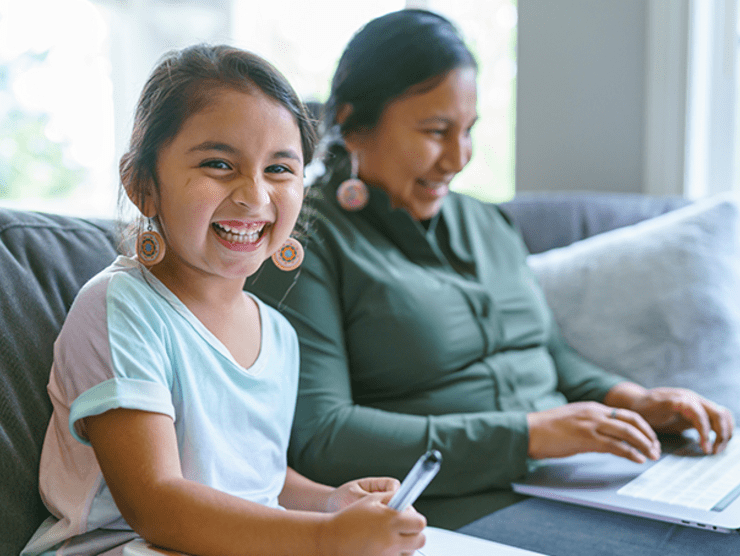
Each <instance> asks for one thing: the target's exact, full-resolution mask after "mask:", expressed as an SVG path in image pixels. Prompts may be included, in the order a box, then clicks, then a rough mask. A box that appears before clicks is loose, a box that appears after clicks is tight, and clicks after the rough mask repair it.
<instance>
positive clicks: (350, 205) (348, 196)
mask: <svg viewBox="0 0 740 556" xmlns="http://www.w3.org/2000/svg"><path fill="white" fill-rule="evenodd" d="M349 156H350V161H351V163H352V173H351V174H350V177H349V179H347V180H344V181H343V182H342V183H341V184H340V185H339V188H338V189H337V201H338V202H339V206H340V207H342V208H343V209H344V210H349V211H357V210H362V209H363V208H365V206H366V205H367V202H368V200H369V199H370V192H369V191H368V190H367V185H365V184H364V183H363V182H362V180H361V179H359V178H358V177H357V172H358V171H359V166H360V162H359V159H358V157H357V153H355V152H350V155H349Z"/></svg>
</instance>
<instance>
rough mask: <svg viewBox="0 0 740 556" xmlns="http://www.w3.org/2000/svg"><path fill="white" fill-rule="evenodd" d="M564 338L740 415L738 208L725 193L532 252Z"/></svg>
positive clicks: (622, 370)
mask: <svg viewBox="0 0 740 556" xmlns="http://www.w3.org/2000/svg"><path fill="white" fill-rule="evenodd" d="M529 263H530V266H531V267H532V269H533V270H534V272H535V274H536V275H537V277H538V279H539V281H540V283H541V284H542V286H543V288H544V290H545V295H546V296H547V299H548V302H549V303H550V306H551V307H552V310H553V313H554V315H555V319H556V321H557V322H558V324H559V325H560V327H561V329H562V332H563V335H564V337H565V339H566V340H567V341H568V342H569V343H570V344H571V345H572V346H573V347H574V348H575V349H576V350H578V351H579V352H580V353H581V354H582V355H584V356H585V357H587V358H589V359H591V360H592V361H594V362H595V363H597V364H599V365H601V366H602V367H604V368H606V369H608V370H610V371H613V372H615V373H618V374H621V375H623V376H625V377H628V378H630V379H632V380H634V381H635V382H638V383H641V384H643V385H645V386H648V387H652V386H658V385H671V386H683V387H688V388H692V389H694V390H696V391H698V392H699V393H701V394H703V395H704V396H706V397H708V398H710V399H713V400H715V401H717V402H719V403H721V404H723V405H725V406H727V407H729V408H731V409H732V410H733V411H734V412H735V415H738V416H740V209H739V205H738V201H737V200H736V199H734V198H732V197H729V196H719V197H715V198H712V199H708V200H705V201H698V202H696V203H694V204H692V205H690V206H688V207H685V208H681V209H678V210H676V211H674V212H671V213H668V214H665V215H662V216H659V217H657V218H654V219H652V220H648V221H645V222H641V223H639V224H635V225H632V226H628V227H625V228H621V229H618V230H614V231H611V232H606V233H604V234H601V235H597V236H594V237H592V238H589V239H586V240H583V241H580V242H577V243H574V244H572V245H570V246H568V247H564V248H559V249H554V250H551V251H548V252H545V253H542V254H539V255H531V256H530V257H529Z"/></svg>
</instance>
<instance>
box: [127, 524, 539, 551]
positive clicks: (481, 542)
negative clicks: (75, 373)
mask: <svg viewBox="0 0 740 556" xmlns="http://www.w3.org/2000/svg"><path fill="white" fill-rule="evenodd" d="M424 534H425V535H426V538H427V542H426V544H425V545H424V547H423V548H422V549H421V550H417V551H416V552H415V553H414V556H456V555H458V554H464V555H465V556H491V555H492V554H495V555H496V556H545V555H543V554H541V553H540V552H532V551H530V550H524V549H522V548H516V547H514V546H509V545H507V544H501V543H498V542H494V541H487V540H485V539H479V538H477V537H471V536H470V535H463V534H461V533H455V532H454V531H447V530H445V529H438V528H437V527H427V528H426V529H425V530H424ZM123 556H187V555H185V554H182V553H181V552H172V551H170V550H164V549H161V548H155V547H153V546H152V545H150V544H149V543H147V542H146V541H144V540H142V539H135V540H133V541H131V542H129V543H127V544H126V545H124V547H123Z"/></svg>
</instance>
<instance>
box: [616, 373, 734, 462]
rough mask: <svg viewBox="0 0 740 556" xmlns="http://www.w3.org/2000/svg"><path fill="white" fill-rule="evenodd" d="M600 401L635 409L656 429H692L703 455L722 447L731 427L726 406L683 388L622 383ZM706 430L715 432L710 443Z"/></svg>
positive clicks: (679, 430)
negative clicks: (696, 435)
mask: <svg viewBox="0 0 740 556" xmlns="http://www.w3.org/2000/svg"><path fill="white" fill-rule="evenodd" d="M604 401H605V403H610V402H614V403H613V405H618V406H620V407H629V408H630V409H632V410H633V411H636V412H637V413H639V414H640V415H642V416H643V417H644V418H645V420H646V421H647V422H648V423H649V424H650V425H651V426H652V427H653V428H654V429H655V430H656V431H658V432H667V433H680V432H682V431H685V430H687V429H690V428H695V429H696V430H697V432H698V433H699V442H700V445H701V447H702V450H704V453H707V454H709V453H712V454H717V453H719V452H721V451H722V450H724V449H725V446H727V442H728V441H729V440H730V438H732V431H733V429H734V428H735V422H734V420H733V417H732V413H730V411H729V410H728V409H727V408H725V407H722V406H720V405H717V404H715V403H714V402H711V401H709V400H707V399H706V398H704V397H702V396H700V395H699V394H697V393H696V392H693V391H692V390H687V389H686V388H667V387H666V388H651V389H645V388H643V387H641V386H638V385H636V384H634V383H630V382H626V383H621V384H618V385H616V386H615V387H614V388H612V390H610V391H609V393H608V394H607V395H606V398H605V399H604ZM710 431H714V433H715V435H716V436H715V439H714V442H712V440H711V432H710Z"/></svg>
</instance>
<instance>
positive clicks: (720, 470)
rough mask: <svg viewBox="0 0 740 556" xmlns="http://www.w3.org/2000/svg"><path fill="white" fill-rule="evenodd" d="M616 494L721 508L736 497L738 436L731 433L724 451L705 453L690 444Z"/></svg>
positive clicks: (739, 488)
mask: <svg viewBox="0 0 740 556" xmlns="http://www.w3.org/2000/svg"><path fill="white" fill-rule="evenodd" d="M617 493H618V494H623V495H625V496H633V497H635V498H643V499H647V500H654V501H657V502H666V503H668V504H676V505H679V506H686V507H689V508H697V509H701V510H713V511H722V510H723V509H724V508H725V507H726V506H728V505H729V504H730V503H731V502H732V501H733V500H734V499H735V498H737V497H738V496H740V438H738V437H737V436H734V437H733V438H732V439H731V440H730V442H729V443H728V444H727V447H726V448H725V451H724V452H722V453H721V454H716V455H709V456H707V455H702V452H701V451H700V450H699V447H698V444H696V443H693V444H691V445H689V446H688V447H687V448H682V449H681V450H679V451H677V452H674V453H673V454H669V455H667V456H665V457H663V458H662V459H661V460H660V461H659V462H657V463H656V464H654V465H653V466H652V467H650V468H649V469H647V470H646V471H645V472H644V473H642V474H641V475H640V476H639V477H637V478H635V479H633V480H632V481H630V482H629V483H627V484H626V485H624V486H623V487H622V488H620V489H619V490H618V491H617Z"/></svg>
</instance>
